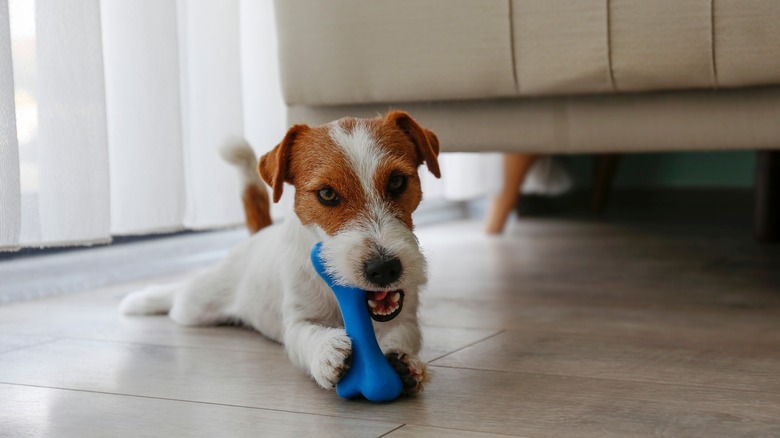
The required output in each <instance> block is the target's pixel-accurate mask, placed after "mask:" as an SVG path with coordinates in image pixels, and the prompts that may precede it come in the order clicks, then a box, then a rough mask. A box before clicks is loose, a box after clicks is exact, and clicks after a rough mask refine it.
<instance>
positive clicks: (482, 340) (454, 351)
mask: <svg viewBox="0 0 780 438" xmlns="http://www.w3.org/2000/svg"><path fill="white" fill-rule="evenodd" d="M505 332H506V329H503V330H500V331H498V332H496V333H493V334H492V335H490V336H487V337H484V338H482V339H479V340H476V341H474V342H472V343H470V344H467V345H464V346H462V347H460V348H458V349H455V350H453V351H450V352H449V353H445V354H443V355H441V356H439V357H437V358H435V359H431V360H429V361H428V363H429V364H432V363H433V362H435V361H437V360H439V359H443V358H445V357H447V356H449V355H451V354H455V353H457V352H459V351H463V350H465V349H467V348H469V347H472V346H474V345H477V344H479V343H480V342H484V341H487V340H488V339H490V338H494V337H496V336H498V335H500V334H502V333H505Z"/></svg>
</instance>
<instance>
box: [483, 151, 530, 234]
mask: <svg viewBox="0 0 780 438" xmlns="http://www.w3.org/2000/svg"><path fill="white" fill-rule="evenodd" d="M536 157H537V156H536V155H531V154H506V155H504V188H503V189H502V191H501V193H500V194H499V195H498V196H496V197H495V199H493V204H492V205H491V207H490V211H489V212H488V215H487V220H486V221H485V231H487V233H488V234H501V232H502V231H504V225H505V224H506V219H507V218H508V217H509V214H510V213H511V212H512V211H513V210H514V209H515V205H516V204H517V196H518V193H519V189H520V186H521V185H522V184H523V181H524V180H525V176H526V175H527V174H528V170H530V169H531V165H533V164H534V160H536Z"/></svg>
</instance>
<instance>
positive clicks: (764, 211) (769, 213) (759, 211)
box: [755, 151, 780, 243]
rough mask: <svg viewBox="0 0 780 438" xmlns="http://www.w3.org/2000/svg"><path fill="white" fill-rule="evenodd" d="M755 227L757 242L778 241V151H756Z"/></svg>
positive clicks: (779, 227)
mask: <svg viewBox="0 0 780 438" xmlns="http://www.w3.org/2000/svg"><path fill="white" fill-rule="evenodd" d="M755 227H756V230H755V233H756V239H758V241H760V242H765V243H770V242H778V241H780V151H758V156H757V161H756V222H755Z"/></svg>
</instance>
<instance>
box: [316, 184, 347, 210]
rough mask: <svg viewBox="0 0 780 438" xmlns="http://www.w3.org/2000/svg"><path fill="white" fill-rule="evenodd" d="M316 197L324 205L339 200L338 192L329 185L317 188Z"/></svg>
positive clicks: (336, 202)
mask: <svg viewBox="0 0 780 438" xmlns="http://www.w3.org/2000/svg"><path fill="white" fill-rule="evenodd" d="M317 199H319V200H320V202H321V203H322V204H324V205H329V206H333V205H336V204H338V203H339V201H340V200H341V199H340V198H339V195H338V193H336V191H335V190H333V189H332V188H330V187H323V188H321V189H319V190H317Z"/></svg>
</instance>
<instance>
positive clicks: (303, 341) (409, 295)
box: [120, 124, 426, 388]
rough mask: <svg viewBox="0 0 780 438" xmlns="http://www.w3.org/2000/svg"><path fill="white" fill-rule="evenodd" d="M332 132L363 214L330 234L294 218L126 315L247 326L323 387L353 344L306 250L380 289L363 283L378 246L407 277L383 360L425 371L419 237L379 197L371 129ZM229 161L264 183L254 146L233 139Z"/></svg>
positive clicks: (146, 296) (380, 335) (333, 379)
mask: <svg viewBox="0 0 780 438" xmlns="http://www.w3.org/2000/svg"><path fill="white" fill-rule="evenodd" d="M330 135H331V138H332V139H333V140H334V141H335V143H337V144H338V145H340V146H341V147H342V148H343V149H344V151H345V152H346V155H347V157H348V158H349V160H350V164H351V166H352V167H353V169H354V170H355V173H356V174H357V175H358V176H359V178H360V179H361V182H362V183H363V187H364V190H365V193H367V194H369V195H368V196H369V198H370V199H368V200H367V201H368V202H367V206H368V208H367V209H366V213H365V214H363V215H361V216H360V217H359V218H357V219H355V220H354V221H353V222H352V223H351V224H349V225H348V226H346V227H344V228H343V229H342V230H341V231H340V232H338V233H336V234H334V235H332V236H328V235H327V234H326V233H325V232H324V231H323V230H321V229H319V227H317V226H316V225H308V226H305V225H303V224H302V223H301V222H300V220H299V219H298V217H297V216H296V215H289V216H287V217H286V218H285V220H284V222H283V223H281V224H275V225H272V226H269V227H266V228H264V229H262V230H261V231H260V232H258V233H257V234H255V235H254V236H252V237H251V238H250V239H248V240H247V241H246V242H243V243H242V244H240V245H239V246H238V247H236V248H234V249H233V250H232V251H231V252H230V254H229V255H228V257H227V258H226V259H225V260H224V261H223V262H221V263H220V264H219V265H217V266H215V267H213V268H211V269H210V270H208V271H206V272H205V273H203V274H201V275H198V276H197V277H195V278H192V279H190V280H188V281H185V282H183V283H180V284H173V285H166V286H153V287H149V288H147V289H145V290H141V291H139V292H136V293H133V294H131V295H129V296H127V297H126V298H125V299H124V300H123V301H122V303H121V306H120V311H121V312H122V313H123V314H125V315H141V314H154V313H166V312H167V313H168V314H169V315H170V318H171V319H173V320H174V321H175V322H177V323H179V324H181V325H213V324H219V323H223V322H226V321H238V322H241V323H243V324H246V325H249V326H251V327H253V328H255V329H256V330H258V331H260V332H261V333H263V334H264V335H265V336H267V337H269V338H271V339H273V340H275V341H278V342H282V343H284V345H285V348H286V351H287V353H288V355H289V357H290V359H291V360H292V362H294V363H295V364H296V365H297V366H298V367H300V368H302V369H304V370H306V371H308V372H309V373H310V374H311V376H312V377H313V378H314V380H315V381H316V382H317V383H318V384H319V385H320V386H322V387H323V388H332V387H334V385H335V384H336V383H337V381H338V379H339V378H340V376H341V374H342V373H343V371H344V367H345V361H347V359H348V357H349V355H350V354H351V341H350V339H349V337H347V334H346V332H345V331H344V329H343V322H342V320H341V314H340V311H339V308H338V303H337V301H336V300H335V297H334V296H333V294H332V292H331V291H330V290H329V289H328V288H327V286H326V285H325V283H324V282H323V281H322V280H321V279H320V278H319V277H318V276H317V274H316V273H315V272H314V270H313V268H312V267H311V264H310V261H309V252H310V251H311V248H312V247H313V246H314V244H315V243H316V242H318V241H320V240H322V241H323V249H322V257H323V259H324V260H325V261H326V269H327V270H328V271H329V273H331V274H332V275H333V276H334V278H335V279H336V281H337V282H341V283H344V284H351V285H355V286H358V287H361V288H364V289H366V290H377V288H376V287H375V286H372V285H371V284H368V283H367V282H366V281H365V280H364V277H363V275H362V271H361V269H362V266H363V265H362V261H363V260H366V259H367V258H369V257H367V256H368V255H369V253H370V252H371V251H376V250H377V248H382V249H384V250H386V251H387V252H388V253H391V254H394V255H395V256H397V257H398V258H399V259H400V260H401V263H402V265H403V274H402V276H401V278H400V279H399V280H398V281H397V282H395V283H394V284H392V285H390V286H388V287H386V288H383V289H386V290H395V289H403V290H404V292H405V298H404V304H403V306H404V307H403V311H402V312H401V313H400V315H398V316H397V317H396V318H395V319H393V320H391V321H388V322H383V323H378V322H374V329H375V331H376V334H377V339H378V341H379V344H380V347H381V349H382V351H383V352H384V353H385V354H386V355H388V354H390V353H398V354H399V355H402V356H403V357H405V358H406V361H407V363H408V364H409V365H410V367H411V368H413V369H415V370H416V372H418V373H422V371H423V370H424V364H423V363H422V362H420V361H419V360H418V359H417V358H416V355H417V353H418V352H419V349H420V347H421V342H422V339H421V334H420V328H419V325H418V320H417V308H418V290H419V288H420V287H421V286H422V285H423V284H425V282H426V272H425V259H424V257H423V255H422V254H421V252H420V248H419V246H418V242H417V239H416V237H415V236H414V234H412V232H411V231H410V230H409V229H408V228H407V227H406V226H405V225H404V224H403V223H402V222H401V221H400V220H399V219H398V218H396V217H395V216H394V215H393V214H392V213H391V212H390V210H389V209H388V208H387V207H386V206H385V205H383V203H382V201H381V197H380V196H379V195H378V194H377V193H375V190H376V189H375V188H373V184H372V178H373V177H374V173H375V171H376V168H377V166H378V164H379V163H380V162H381V160H382V158H383V156H382V154H383V153H382V151H381V149H380V148H379V147H377V144H376V140H375V139H374V138H373V137H372V135H371V134H370V132H369V131H368V130H367V129H362V128H360V127H357V128H356V129H354V130H352V131H351V132H349V133H347V132H345V131H344V130H343V129H341V128H340V127H339V126H338V124H333V125H332V127H331V129H330ZM223 156H224V157H225V158H226V159H227V160H228V161H231V162H233V163H234V164H236V165H237V166H238V168H239V170H240V171H241V174H242V178H243V180H244V181H245V182H251V183H256V184H258V185H259V186H262V183H261V182H260V180H259V178H258V177H257V174H256V171H255V163H256V160H255V155H254V153H253V152H252V150H251V148H250V147H249V145H247V144H246V143H245V142H243V141H239V142H235V143H234V144H233V145H232V146H230V147H229V148H227V149H225V150H223ZM262 187H263V190H265V188H264V186H262ZM372 255H375V254H372ZM420 383H422V382H420Z"/></svg>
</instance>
